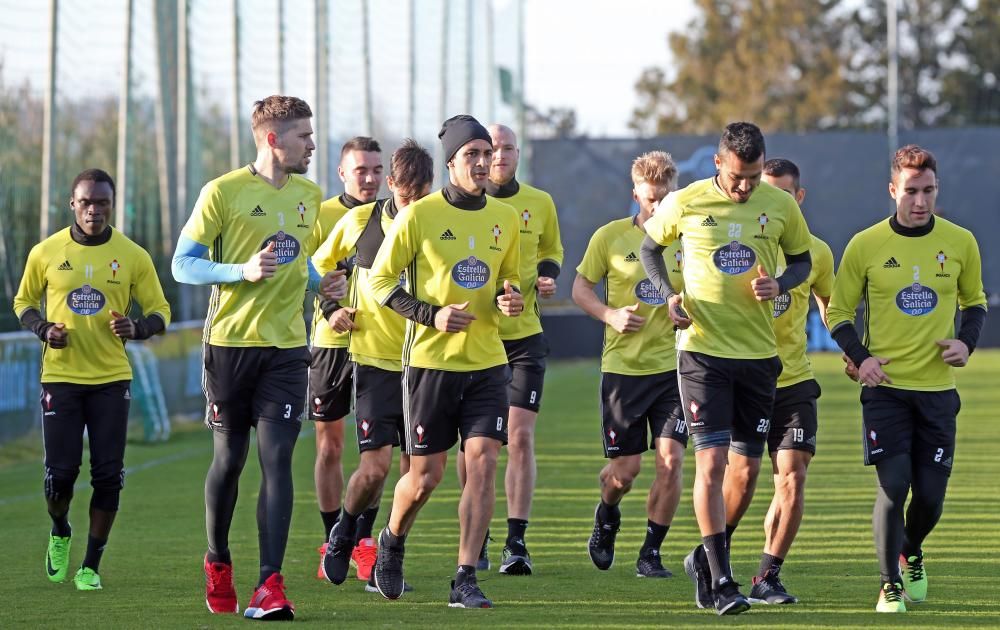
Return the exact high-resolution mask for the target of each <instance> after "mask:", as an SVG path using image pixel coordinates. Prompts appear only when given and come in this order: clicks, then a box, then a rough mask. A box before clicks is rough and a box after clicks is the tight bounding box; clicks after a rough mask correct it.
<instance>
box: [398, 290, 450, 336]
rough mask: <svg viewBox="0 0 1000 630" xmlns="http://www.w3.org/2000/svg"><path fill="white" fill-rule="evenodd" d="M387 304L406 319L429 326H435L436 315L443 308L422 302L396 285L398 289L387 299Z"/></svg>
mask: <svg viewBox="0 0 1000 630" xmlns="http://www.w3.org/2000/svg"><path fill="white" fill-rule="evenodd" d="M385 306H388V307H389V308H391V309H392V310H394V311H396V312H397V313H399V314H400V315H402V316H403V317H405V318H406V319H412V320H413V321H415V322H417V323H418V324H423V325H424V326H427V327H428V328H434V316H435V315H437V312H438V311H440V310H441V307H440V306H434V305H433V304H428V303H427V302H421V301H420V300H418V299H417V298H415V297H413V296H412V295H410V294H409V293H408V292H407V291H406V289H404V288H403V287H396V290H395V291H393V292H392V293H391V294H390V295H389V299H388V300H386V301H385Z"/></svg>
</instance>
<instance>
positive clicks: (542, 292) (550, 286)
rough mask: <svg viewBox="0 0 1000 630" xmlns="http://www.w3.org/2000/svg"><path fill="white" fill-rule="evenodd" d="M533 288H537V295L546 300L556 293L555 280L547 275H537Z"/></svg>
mask: <svg viewBox="0 0 1000 630" xmlns="http://www.w3.org/2000/svg"><path fill="white" fill-rule="evenodd" d="M535 288H536V289H538V297H540V298H543V299H546V300H547V299H549V298H551V297H552V296H553V295H555V294H556V280H555V278H549V277H547V276H538V281H537V282H535Z"/></svg>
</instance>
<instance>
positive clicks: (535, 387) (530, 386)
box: [503, 333, 549, 413]
mask: <svg viewBox="0 0 1000 630" xmlns="http://www.w3.org/2000/svg"><path fill="white" fill-rule="evenodd" d="M503 348H504V350H505V351H506V352H507V363H508V365H510V372H511V379H510V387H509V388H508V395H509V396H510V406H511V407H520V408H521V409H527V410H528V411H534V412H535V413H538V409H539V408H540V407H541V406H542V387H543V386H544V384H545V357H547V356H548V355H549V342H548V340H547V339H546V338H545V334H544V333H538V334H537V335H531V336H530V337H525V338H524V339H512V340H510V341H504V342H503Z"/></svg>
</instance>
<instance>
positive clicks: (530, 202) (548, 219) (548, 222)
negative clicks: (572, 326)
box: [499, 182, 563, 341]
mask: <svg viewBox="0 0 1000 630" xmlns="http://www.w3.org/2000/svg"><path fill="white" fill-rule="evenodd" d="M518 185H519V189H518V191H517V192H516V193H515V194H514V195H512V196H510V197H503V198H499V199H500V201H502V202H503V203H505V204H507V205H509V206H512V207H513V208H514V210H515V211H517V214H518V219H519V222H518V226H519V227H520V231H521V284H522V286H521V290H522V292H523V295H524V313H523V314H522V315H521V316H520V317H501V318H500V338H501V339H503V340H504V341H509V340H512V339H524V338H525V337H530V336H531V335H537V334H538V333H540V332H542V320H541V311H540V310H539V307H538V291H537V289H536V288H535V282H536V281H537V280H538V263H540V262H542V261H546V260H548V261H551V262H554V263H555V264H557V265H560V266H562V262H563V246H562V241H561V239H560V238H559V217H558V216H556V204H555V203H554V202H553V201H552V197H551V195H549V193H547V192H545V191H544V190H540V189H538V188H535V187H533V186H529V185H527V184H522V183H520V182H519V183H518Z"/></svg>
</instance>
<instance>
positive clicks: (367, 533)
mask: <svg viewBox="0 0 1000 630" xmlns="http://www.w3.org/2000/svg"><path fill="white" fill-rule="evenodd" d="M378 508H379V506H377V505H376V506H375V507H370V508H368V509H367V510H365V511H364V512H362V513H361V514H360V515H359V516H358V533H357V534H356V535H355V536H354V540H355V542H357V541H359V540H361V539H362V538H371V537H372V527H373V526H374V525H375V519H377V518H378Z"/></svg>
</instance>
